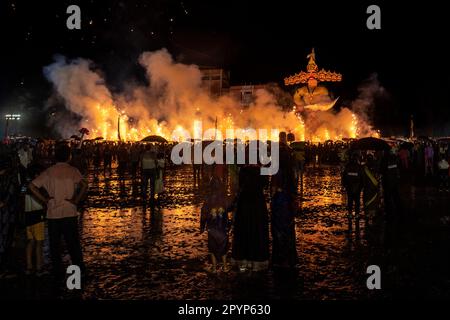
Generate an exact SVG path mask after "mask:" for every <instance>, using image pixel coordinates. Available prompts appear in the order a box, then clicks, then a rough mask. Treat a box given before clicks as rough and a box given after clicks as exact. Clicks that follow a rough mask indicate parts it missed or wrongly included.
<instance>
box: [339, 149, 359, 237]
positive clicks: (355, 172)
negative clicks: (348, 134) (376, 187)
mask: <svg viewBox="0 0 450 320" xmlns="http://www.w3.org/2000/svg"><path fill="white" fill-rule="evenodd" d="M363 183H364V181H363V172H362V169H361V165H360V164H359V162H358V155H357V154H352V155H351V157H350V161H349V163H347V165H346V166H345V169H344V172H343V173H342V184H343V186H344V188H345V191H346V192H347V209H348V231H349V233H350V234H351V232H352V223H353V205H354V206H355V220H356V221H355V227H356V232H357V235H359V210H360V205H361V190H362V188H363Z"/></svg>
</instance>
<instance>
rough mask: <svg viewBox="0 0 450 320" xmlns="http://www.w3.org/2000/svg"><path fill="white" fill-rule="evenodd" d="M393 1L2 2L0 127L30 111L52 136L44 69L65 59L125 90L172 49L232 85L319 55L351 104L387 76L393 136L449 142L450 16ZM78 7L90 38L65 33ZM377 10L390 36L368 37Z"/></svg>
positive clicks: (384, 120) (377, 120) (28, 123)
mask: <svg viewBox="0 0 450 320" xmlns="http://www.w3.org/2000/svg"><path fill="white" fill-rule="evenodd" d="M392 2H394V1H390V2H388V3H384V2H379V1H370V2H369V1H366V2H364V1H361V2H355V3H352V2H348V1H345V2H344V1H313V0H311V1H284V0H283V1H281V0H277V1H243V0H241V1H212V0H209V1H203V0H197V1H193V0H183V1H179V0H176V1H175V0H152V1H144V0H140V1H139V0H127V1H125V0H122V1H113V0H105V1H98V0H97V1H94V0H86V1H80V0H71V1H62V0H61V1H54V2H51V1H43V0H42V1H19V0H3V1H1V4H0V32H1V43H2V45H1V59H0V110H1V113H2V119H3V114H5V113H22V114H23V115H24V121H23V125H24V126H25V127H27V128H28V131H29V132H31V133H36V134H39V131H40V130H41V131H42V129H43V128H44V125H43V123H44V121H45V112H44V111H43V110H44V105H45V103H46V100H47V99H48V97H49V96H50V95H51V86H50V85H49V83H48V82H47V81H46V79H45V78H44V76H43V73H42V68H43V67H44V66H45V65H48V64H49V63H51V62H52V61H53V56H54V55H55V54H63V55H65V56H67V57H69V58H76V57H83V58H88V59H91V60H92V61H94V63H95V65H96V67H98V68H99V70H102V71H103V72H104V76H105V78H106V80H107V82H108V86H109V87H110V88H112V90H113V91H114V90H119V91H120V90H121V89H122V86H123V84H124V83H126V82H127V81H145V77H144V70H143V69H142V68H141V67H140V66H139V65H138V62H137V57H138V56H139V55H140V54H141V53H142V52H143V51H149V50H157V49H160V48H167V49H168V50H169V52H170V53H172V54H173V55H174V57H175V58H176V60H177V61H180V62H185V63H195V64H198V65H205V66H206V65H207V66H218V67H223V68H226V69H228V70H230V72H231V82H232V84H244V83H246V84H250V83H253V84H257V83H265V82H278V83H280V85H282V81H283V78H284V77H285V76H288V75H292V74H293V73H296V72H298V71H300V70H304V69H305V66H306V62H307V59H306V55H307V54H308V53H309V52H310V50H311V48H312V47H314V48H315V49H316V57H317V63H318V65H319V67H320V68H322V67H323V68H325V69H329V70H333V71H337V72H340V73H342V74H343V77H344V81H343V82H342V83H341V84H339V85H333V86H332V88H331V89H332V91H333V92H334V93H335V95H339V96H340V97H341V101H342V102H348V101H351V100H352V99H354V98H355V97H356V95H357V94H358V92H357V87H358V85H359V84H361V82H362V81H364V79H367V78H368V77H369V76H370V75H371V74H373V73H377V74H378V79H379V81H380V84H381V85H382V86H383V87H384V88H385V89H386V93H387V94H386V95H385V96H384V97H382V98H380V99H378V100H377V101H376V105H375V109H374V112H373V113H372V114H371V117H372V122H373V123H374V124H375V125H376V126H377V127H378V128H380V129H382V132H383V133H384V135H390V134H407V130H408V119H409V117H410V115H414V117H415V119H416V126H417V130H418V133H421V134H427V135H432V134H434V135H450V103H449V98H448V92H449V88H450V62H449V57H450V55H449V51H450V49H449V48H448V47H449V44H448V41H449V40H448V39H449V36H448V31H447V30H448V29H449V25H448V23H449V22H448V21H450V19H449V16H450V13H447V12H448V11H446V10H445V5H443V4H442V2H437V1H436V2H435V3H433V2H430V1H427V2H424V3H422V4H416V3H415V2H412V1H405V2H398V1H395V3H396V4H395V6H394V5H393V4H392ZM71 4H77V5H79V6H80V8H81V19H82V28H81V30H68V29H67V28H66V19H67V17H68V16H69V15H68V14H66V8H67V7H68V6H69V5H71ZM370 4H378V5H379V6H380V7H381V26H382V29H381V30H368V29H367V28H366V19H367V17H368V15H367V14H366V8H367V6H368V5H370ZM286 89H289V88H286ZM2 122H3V121H2ZM2 126H3V123H2Z"/></svg>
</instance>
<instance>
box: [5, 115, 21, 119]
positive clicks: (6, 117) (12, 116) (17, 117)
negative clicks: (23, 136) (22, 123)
mask: <svg viewBox="0 0 450 320" xmlns="http://www.w3.org/2000/svg"><path fill="white" fill-rule="evenodd" d="M20 117H21V115H20V114H6V115H5V119H6V120H20Z"/></svg>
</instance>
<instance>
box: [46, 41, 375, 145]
mask: <svg viewBox="0 0 450 320" xmlns="http://www.w3.org/2000/svg"><path fill="white" fill-rule="evenodd" d="M308 58H309V59H310V60H309V64H308V73H304V74H302V73H300V74H299V75H296V76H294V78H292V79H291V80H289V81H290V82H289V84H296V83H305V81H306V83H307V87H306V88H305V87H302V88H300V89H298V90H297V91H296V93H295V94H294V101H295V103H296V105H295V106H294V107H293V108H291V109H286V108H285V107H282V106H280V105H279V104H278V102H277V100H276V97H275V96H274V95H273V94H271V93H270V92H269V91H267V90H265V89H258V90H256V92H255V96H254V99H253V102H252V103H250V104H249V105H248V106H245V107H242V106H241V105H240V103H239V101H236V99H235V98H234V97H233V96H231V95H230V94H223V95H221V96H219V97H213V96H211V95H210V94H209V92H208V91H207V90H205V88H204V87H203V86H202V74H201V71H200V68H199V67H198V66H196V65H187V64H183V63H178V62H175V61H174V60H173V58H172V56H171V55H170V54H169V52H168V51H167V50H165V49H162V50H159V51H155V52H144V53H142V54H141V56H140V57H139V64H140V65H141V66H142V67H143V68H144V70H145V72H146V76H147V80H148V84H136V83H128V84H126V85H125V86H124V87H125V89H124V90H123V91H122V92H113V91H112V90H110V89H109V87H108V85H107V83H106V81H105V79H104V77H103V76H102V72H101V71H99V70H97V69H96V68H95V65H94V63H93V62H92V61H89V60H85V59H81V58H79V59H75V60H67V59H66V58H64V57H58V58H56V60H55V62H54V63H52V64H50V65H48V66H46V67H45V68H44V73H45V76H46V78H47V79H48V80H49V81H50V82H51V83H52V84H53V87H54V91H55V95H54V96H53V97H52V98H56V100H57V101H60V102H62V104H63V105H64V108H65V110H62V111H61V112H59V113H58V114H57V115H56V116H54V117H53V118H52V123H51V125H52V126H53V127H54V128H56V130H57V131H58V133H59V134H60V135H61V136H62V137H63V138H66V137H70V136H72V135H73V134H74V133H76V132H78V130H79V128H80V127H83V128H87V129H88V130H90V132H91V137H93V138H95V137H103V138H104V139H107V140H122V141H139V140H141V139H142V138H144V137H146V136H149V135H158V136H162V137H164V138H166V139H167V140H171V141H185V140H186V137H187V136H189V137H191V138H192V137H197V138H201V139H205V140H206V139H225V138H234V137H233V136H229V135H227V133H226V132H227V129H233V130H228V131H229V132H234V131H236V129H240V130H243V132H246V130H247V129H249V128H252V129H255V130H259V129H265V130H267V131H268V132H273V134H272V135H271V136H269V137H267V139H269V140H278V134H277V132H279V131H286V132H290V133H293V134H294V135H295V137H296V140H309V141H312V142H317V141H325V140H330V139H333V140H338V139H342V138H346V137H347V138H356V137H358V136H359V135H360V134H365V135H370V134H372V131H371V127H370V126H369V125H367V124H366V122H365V120H364V118H363V117H360V116H359V115H358V114H356V113H355V112H352V111H351V110H350V109H349V108H341V110H340V111H338V112H336V111H333V109H332V108H333V106H334V103H335V102H336V100H331V98H330V97H329V95H328V91H327V89H326V88H325V87H324V86H317V81H320V82H323V81H340V80H341V78H342V76H341V75H340V74H336V73H329V72H325V71H323V70H321V71H318V67H317V65H316V63H315V53H314V51H313V52H312V53H311V54H310V55H309V56H308ZM297 78H299V79H300V80H299V81H297V80H296V79H297ZM285 81H286V80H285ZM49 101H51V102H54V101H55V99H49ZM210 128H214V136H205V133H207V135H211V130H208V129H210ZM254 138H256V137H251V138H250V139H254Z"/></svg>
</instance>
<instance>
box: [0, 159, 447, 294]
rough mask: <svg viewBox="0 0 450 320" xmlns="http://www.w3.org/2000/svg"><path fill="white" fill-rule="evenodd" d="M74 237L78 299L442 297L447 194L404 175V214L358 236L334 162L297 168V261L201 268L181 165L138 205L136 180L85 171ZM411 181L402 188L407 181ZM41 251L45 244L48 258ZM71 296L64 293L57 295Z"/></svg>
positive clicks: (21, 289) (19, 282)
mask: <svg viewBox="0 0 450 320" xmlns="http://www.w3.org/2000/svg"><path fill="white" fill-rule="evenodd" d="M89 182H90V191H89V199H88V202H87V203H86V205H87V207H86V209H85V212H84V213H83V214H82V216H81V220H80V221H81V225H80V230H81V237H82V244H83V250H84V257H85V262H86V264H87V267H88V270H89V278H88V280H87V283H86V286H85V288H84V290H83V292H82V293H81V295H80V294H78V295H77V298H80V297H81V298H83V299H193V300H197V299H239V298H250V299H286V298H288V299H308V300H309V299H393V298H417V297H427V298H437V297H439V298H444V297H449V296H450V290H449V288H450V281H449V279H450V277H449V276H448V270H450V268H449V266H450V264H449V260H450V259H449V255H450V246H449V243H450V239H449V238H450V236H449V234H450V228H449V226H448V222H447V221H446V220H445V216H446V215H449V212H450V210H449V208H450V206H449V203H450V201H449V194H448V193H444V194H441V193H438V192H437V191H436V189H435V188H434V187H432V186H431V185H430V183H427V182H416V181H410V180H408V179H404V181H403V184H402V190H401V191H402V192H401V194H402V198H403V202H404V205H405V210H404V212H405V216H406V218H405V219H403V220H402V222H401V223H400V224H399V225H398V226H397V227H395V228H394V227H389V226H386V225H385V224H384V223H383V222H382V220H381V219H380V221H379V222H378V223H377V225H376V226H374V227H373V228H372V229H370V230H369V231H370V232H368V231H367V230H366V229H365V226H364V219H362V220H361V236H360V237H356V235H355V234H354V233H353V235H352V236H350V237H349V236H348V234H347V233H346V228H347V221H346V209H345V198H344V197H343V192H342V187H341V184H340V175H339V168H338V167H335V166H322V167H316V168H312V167H309V168H307V170H306V172H305V175H304V181H303V186H304V188H303V190H300V189H299V205H300V206H301V213H300V215H299V217H298V218H297V219H296V234H297V250H298V255H299V261H300V263H299V266H298V268H297V269H296V270H294V271H292V272H290V273H286V272H283V273H278V272H274V271H271V270H269V271H265V272H258V273H243V274H242V273H239V272H237V271H236V270H232V271H231V272H229V273H218V274H210V273H208V272H206V271H205V270H204V269H205V267H206V266H207V263H208V259H207V235H206V233H203V234H201V233H200V232H199V213H200V207H201V204H202V199H203V196H204V194H205V192H206V190H205V188H204V187H203V186H202V185H200V186H197V185H194V181H193V178H192V173H191V168H190V167H187V166H186V167H178V168H174V169H170V170H167V176H166V181H165V193H164V194H163V195H162V196H161V198H160V205H159V206H157V207H155V208H149V207H143V206H142V201H141V199H140V187H139V183H138V182H136V183H133V181H131V179H130V178H127V179H125V181H122V182H119V179H118V177H117V176H116V173H115V171H113V174H112V175H111V176H109V175H107V176H106V177H105V176H103V174H101V175H100V176H99V179H94V178H93V176H92V175H90V181H89ZM413 183H414V185H416V187H412V185H413ZM47 251H48V250H46V255H47V257H46V258H47V260H48V252H47ZM371 264H376V265H379V266H380V267H381V270H382V290H375V291H370V290H368V289H367V287H366V278H367V277H368V275H367V274H366V268H367V266H368V265H371ZM2 282H3V285H2V287H4V288H5V289H2V290H1V291H2V292H1V296H2V297H3V298H4V297H8V298H11V297H13V298H14V297H17V298H18V297H27V298H51V297H52V293H51V291H50V290H49V289H48V287H49V286H48V284H49V279H48V278H45V277H44V278H42V279H35V278H33V277H25V276H20V277H19V278H17V279H14V280H8V281H6V280H2ZM72 296H73V294H72V293H68V292H66V293H65V297H66V298H70V297H72Z"/></svg>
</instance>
